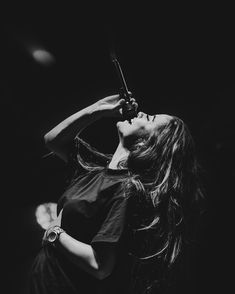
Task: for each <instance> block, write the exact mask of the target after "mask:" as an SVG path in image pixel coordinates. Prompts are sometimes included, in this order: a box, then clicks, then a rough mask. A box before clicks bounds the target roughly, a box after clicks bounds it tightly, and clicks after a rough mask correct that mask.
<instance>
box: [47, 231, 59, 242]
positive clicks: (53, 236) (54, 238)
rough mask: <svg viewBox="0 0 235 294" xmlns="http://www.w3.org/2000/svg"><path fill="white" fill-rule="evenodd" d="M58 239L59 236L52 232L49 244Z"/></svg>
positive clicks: (49, 236)
mask: <svg viewBox="0 0 235 294" xmlns="http://www.w3.org/2000/svg"><path fill="white" fill-rule="evenodd" d="M56 238H57V234H56V232H54V231H51V232H50V234H49V235H48V242H54V241H55V240H56Z"/></svg>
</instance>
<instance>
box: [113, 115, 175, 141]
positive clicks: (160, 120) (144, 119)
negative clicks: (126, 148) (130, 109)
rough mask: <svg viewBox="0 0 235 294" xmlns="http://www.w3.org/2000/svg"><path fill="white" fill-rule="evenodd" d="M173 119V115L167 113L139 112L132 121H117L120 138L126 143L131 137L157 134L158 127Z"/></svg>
mask: <svg viewBox="0 0 235 294" xmlns="http://www.w3.org/2000/svg"><path fill="white" fill-rule="evenodd" d="M171 119H172V117H171V116H170V115H167V114H157V115H148V114H146V113H144V112H139V113H138V115H137V117H135V118H133V119H132V120H131V123H130V122H128V121H127V120H125V121H120V122H118V123H117V129H118V133H119V138H120V139H121V140H122V141H123V145H125V141H126V140H127V139H128V138H129V137H134V138H140V137H144V136H148V135H151V134H152V133H155V134H157V132H158V129H159V128H160V127H161V126H163V125H166V124H167V123H168V122H169V121H170V120H171Z"/></svg>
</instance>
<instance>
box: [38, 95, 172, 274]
mask: <svg viewBox="0 0 235 294" xmlns="http://www.w3.org/2000/svg"><path fill="white" fill-rule="evenodd" d="M124 103H125V100H124V99H120V96H119V95H111V96H107V97H105V98H103V99H100V100H98V101H97V102H95V103H94V104H92V105H90V106H88V107H86V108H84V109H82V110H80V111H78V112H76V113H74V114H72V115H71V116H69V117H68V118H66V119H65V120H63V121H62V122H61V123H59V124H58V125H56V126H55V127H54V128H53V129H51V130H50V131H49V132H48V133H47V134H45V136H44V140H45V144H46V146H47V148H48V149H50V150H51V151H53V153H54V154H56V155H57V156H58V157H60V158H61V159H62V160H64V161H65V162H67V160H68V158H67V154H68V146H69V144H70V143H71V141H72V140H73V139H74V137H75V136H76V135H78V134H79V133H80V132H82V130H83V129H85V128H86V127H87V126H89V125H90V124H91V123H94V122H95V121H97V120H98V119H100V118H102V117H117V118H121V117H122V106H123V104H124ZM131 103H133V105H134V107H136V108H137V106H138V105H137V103H136V102H135V99H131ZM170 118H171V117H170V116H167V115H156V116H155V117H154V116H149V117H148V116H147V114H144V113H142V112H139V114H138V117H137V118H135V119H133V121H132V123H131V124H130V123H128V122H127V121H124V122H122V121H119V122H118V123H117V129H118V135H119V138H120V140H119V145H118V147H117V149H116V151H115V152H114V155H113V158H112V160H111V162H110V164H109V167H110V168H113V169H116V168H117V164H118V162H119V161H120V160H121V159H123V157H126V156H128V154H129V150H128V146H127V145H128V144H127V142H128V141H129V140H130V138H131V139H132V138H134V139H135V138H139V137H141V136H143V135H148V134H151V133H152V132H157V130H158V128H159V127H160V126H161V125H162V124H165V123H167V122H168V121H169V120H170ZM61 215H62V211H61V213H60V215H59V216H58V218H57V219H56V220H55V222H54V223H53V224H52V226H54V225H59V226H60V224H61ZM46 242H47V238H46V234H45V235H44V238H43V243H46ZM56 246H57V247H58V250H60V251H61V253H62V254H64V255H66V256H67V258H68V259H70V260H71V261H72V262H73V263H75V264H76V265H77V266H78V267H79V268H81V269H82V270H84V271H86V272H87V273H89V274H90V275H92V276H94V277H95V278H97V279H104V278H106V277H107V276H109V275H110V273H111V272H112V270H113V268H114V265H115V263H116V249H115V247H114V246H112V245H110V244H103V245H102V246H100V247H99V248H96V251H95V250H94V248H92V247H91V245H90V244H86V243H83V242H80V241H79V240H77V239H74V238H73V237H72V236H70V235H68V234H67V233H66V232H64V233H61V234H60V236H59V239H58V242H57V245H56Z"/></svg>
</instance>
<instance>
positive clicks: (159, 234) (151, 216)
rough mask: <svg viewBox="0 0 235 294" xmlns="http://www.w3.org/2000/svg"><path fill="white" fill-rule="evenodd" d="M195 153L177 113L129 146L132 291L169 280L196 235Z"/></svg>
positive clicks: (147, 289) (127, 185) (198, 193)
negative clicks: (180, 257) (152, 132)
mask: <svg viewBox="0 0 235 294" xmlns="http://www.w3.org/2000/svg"><path fill="white" fill-rule="evenodd" d="M143 143H144V144H143ZM195 153H196V152H195V145H194V140H193V138H192V136H191V134H190V131H189V129H188V127H187V125H186V124H185V123H184V122H183V121H182V120H181V119H179V118H177V117H173V118H172V119H171V120H170V122H169V123H168V124H166V125H164V126H162V127H161V128H160V130H159V131H158V133H157V134H152V135H151V136H150V137H148V138H144V139H141V140H139V141H137V142H136V143H135V144H134V145H133V146H132V148H131V150H130V154H129V156H128V158H127V161H126V166H127V168H128V169H129V171H130V172H131V177H129V178H128V179H127V181H126V182H125V192H126V195H127V197H129V198H130V203H132V207H133V206H134V207H135V211H133V213H132V215H131V216H130V217H129V218H130V219H129V223H130V226H129V227H130V230H131V231H132V233H133V238H132V239H133V240H132V245H131V246H132V248H130V252H131V253H133V256H134V257H135V260H136V268H135V269H134V271H133V280H134V281H135V282H134V283H133V285H132V291H133V293H152V291H154V289H155V290H156V288H157V287H159V285H160V284H161V285H162V284H163V281H164V282H167V279H168V278H167V277H169V272H170V271H171V269H172V268H173V266H174V265H175V264H176V261H177V259H178V257H179V256H180V253H181V251H182V248H183V246H184V244H186V243H187V242H190V240H192V237H193V236H192V233H193V226H194V225H195V221H196V217H197V216H198V214H199V212H200V210H199V207H200V205H199V203H200V200H201V199H202V198H203V193H202V189H201V184H200V180H199V170H200V167H199V164H198V161H197V159H196V156H195ZM148 265H149V267H148ZM141 267H143V268H144V270H141ZM156 268H158V271H161V273H160V272H159V273H158V274H157V272H156V271H157V269H156ZM144 276H145V277H144ZM141 288H142V290H140V289H141Z"/></svg>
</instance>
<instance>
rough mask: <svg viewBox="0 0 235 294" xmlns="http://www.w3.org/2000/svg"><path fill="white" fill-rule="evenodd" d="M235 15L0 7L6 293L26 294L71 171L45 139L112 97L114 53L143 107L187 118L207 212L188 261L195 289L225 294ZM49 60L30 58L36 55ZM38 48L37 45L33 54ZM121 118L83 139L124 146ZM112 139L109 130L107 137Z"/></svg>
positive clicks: (189, 9) (195, 10)
mask: <svg viewBox="0 0 235 294" xmlns="http://www.w3.org/2000/svg"><path fill="white" fill-rule="evenodd" d="M233 26H234V20H233V16H232V9H231V7H228V6H226V5H224V6H223V7H221V5H218V6H215V5H214V6H208V7H206V6H205V4H204V5H201V6H200V5H199V4H197V5H196V4H195V5H192V6H185V5H182V6H180V5H179V4H177V5H176V6H172V5H171V6H170V4H169V3H168V4H166V5H165V7H163V6H160V5H154V6H152V7H151V6H150V5H149V4H147V3H146V4H144V3H141V4H140V5H137V4H136V3H135V4H130V5H128V6H127V5H126V4H122V3H121V2H119V3H118V2H115V3H113V4H112V2H109V4H106V5H104V4H103V6H101V4H99V5H94V4H93V3H89V2H87V6H86V7H85V5H84V7H82V6H81V5H80V4H78V5H77V6H76V5H74V6H71V4H68V5H67V3H66V2H64V3H63V5H62V4H61V5H59V4H58V3H57V4H54V5H53V4H51V5H50V7H49V5H48V3H43V2H41V3H39V2H34V3H32V2H31V5H25V6H23V5H22V2H21V4H20V5H18V6H16V5H13V4H12V6H11V5H9V6H8V7H4V8H3V9H1V31H0V32H1V35H0V38H1V39H0V40H1V46H0V58H1V62H0V73H1V76H0V95H1V96H0V103H1V104H0V105H1V130H2V131H1V139H2V140H1V147H2V151H1V155H2V160H1V171H2V173H1V174H2V176H1V179H2V184H1V188H2V196H1V198H2V209H1V211H2V213H1V215H2V217H3V220H2V225H1V227H2V229H1V230H2V233H1V236H2V244H3V250H2V258H1V259H2V260H4V263H2V268H3V270H4V272H5V274H6V275H5V276H6V278H4V281H5V283H6V286H7V289H8V290H7V291H5V293H24V291H25V290H24V287H25V283H26V278H27V273H28V270H29V267H30V264H31V262H32V259H33V257H34V255H35V254H36V252H37V250H38V249H39V246H40V239H41V235H42V231H41V229H40V227H39V226H38V225H37V223H36V218H35V209H36V207H37V205H39V204H41V203H44V202H56V201H57V199H58V197H59V196H60V195H61V193H62V191H63V188H64V181H65V166H64V164H63V162H61V161H60V160H59V159H57V158H55V157H51V156H49V157H43V156H44V155H45V154H47V153H48V150H46V149H45V147H44V144H43V135H44V134H45V133H46V132H47V131H49V130H50V128H52V127H53V126H54V125H55V124H57V123H58V122H60V121H61V120H62V119H64V118H66V117H67V116H68V115H70V114H72V113H74V112H75V111H77V110H79V109H81V108H83V107H85V106H87V105H89V104H91V103H93V102H95V101H96V100H98V99H99V98H102V97H105V96H107V95H110V94H113V93H117V92H118V90H119V84H118V80H117V77H116V75H115V72H114V66H113V64H112V63H111V61H110V56H109V53H110V48H111V47H114V48H115V50H116V53H117V55H118V57H119V61H120V63H121V65H122V67H123V71H124V73H125V76H126V79H127V82H128V86H129V89H130V90H131V91H132V92H133V94H134V96H135V98H136V99H137V100H138V103H139V109H140V110H143V111H145V112H148V113H150V114H153V113H169V114H174V115H177V116H179V117H181V118H182V119H183V120H184V121H185V122H186V123H187V124H188V126H189V127H190V129H191V132H192V134H193V136H194V138H195V141H196V146H197V152H198V157H199V160H200V162H201V164H202V167H203V180H204V186H205V189H206V212H205V213H204V215H203V219H202V225H201V227H200V230H199V240H200V242H199V245H198V250H196V252H195V256H194V258H193V263H192V269H191V270H192V276H193V278H192V284H191V285H192V289H191V292H193V293H207V292H208V291H209V293H212V292H213V291H217V290H218V291H225V290H226V289H227V288H229V280H230V271H229V268H230V263H232V254H231V252H232V245H231V240H232V234H233V231H232V229H231V224H232V217H233V197H234V195H233V189H232V184H233V182H234V180H235V172H234V143H235V142H234V127H233V124H234V107H233V101H232V100H234V94H235V83H234V45H233V41H234V29H233ZM33 47H34V48H36V47H40V48H41V47H42V48H44V49H46V50H48V51H49V52H50V53H51V54H52V56H53V60H52V62H49V63H46V64H45V63H40V62H37V61H36V60H35V59H33V57H32V54H31V53H30V52H31V51H30V50H32V48H33ZM30 48H31V49H30ZM114 122H115V121H113V120H112V119H109V120H107V119H103V120H101V121H99V122H98V123H96V124H95V125H94V126H92V128H89V129H88V130H87V132H86V134H84V135H85V136H86V137H87V139H89V142H90V143H91V144H92V145H94V146H95V147H97V148H98V149H100V150H102V151H104V152H112V151H114V148H115V146H116V144H117V137H116V130H115V124H114ZM107 134H108V135H107Z"/></svg>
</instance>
